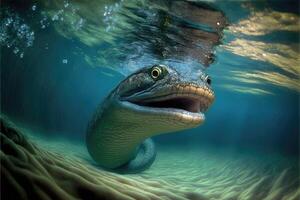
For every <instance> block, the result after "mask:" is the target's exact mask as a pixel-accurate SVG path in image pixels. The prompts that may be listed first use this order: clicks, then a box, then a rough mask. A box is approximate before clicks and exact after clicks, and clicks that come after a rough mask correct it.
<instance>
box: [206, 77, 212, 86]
mask: <svg viewBox="0 0 300 200" xmlns="http://www.w3.org/2000/svg"><path fill="white" fill-rule="evenodd" d="M205 81H206V82H207V84H208V85H211V78H210V77H209V76H206V77H205Z"/></svg>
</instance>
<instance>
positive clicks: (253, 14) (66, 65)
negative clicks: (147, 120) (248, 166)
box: [1, 1, 300, 155]
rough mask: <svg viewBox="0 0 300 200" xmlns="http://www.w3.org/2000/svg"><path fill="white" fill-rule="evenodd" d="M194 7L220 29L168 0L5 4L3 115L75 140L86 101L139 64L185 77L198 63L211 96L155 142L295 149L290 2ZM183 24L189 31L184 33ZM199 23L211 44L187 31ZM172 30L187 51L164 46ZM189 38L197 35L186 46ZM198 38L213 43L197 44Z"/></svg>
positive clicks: (294, 14) (91, 104) (295, 45)
mask: <svg viewBox="0 0 300 200" xmlns="http://www.w3.org/2000/svg"><path fill="white" fill-rule="evenodd" d="M177 3H178V2H177ZM179 3H180V2H179ZM198 3H199V2H198ZM94 4H95V5H94ZM93 5H94V7H93ZM148 5H151V6H152V7H151V6H150V7H148ZM199 5H201V6H202V7H201V6H200V7H199V8H198V7H196V6H194V7H195V8H194V9H200V8H201V9H203V8H204V9H206V8H207V9H208V10H211V9H213V10H216V11H217V12H219V15H220V16H218V17H219V18H220V19H217V20H220V23H222V24H221V26H222V27H220V30H217V29H216V30H217V31H216V30H213V29H212V30H209V28H205V25H206V26H207V27H208V26H209V25H210V24H209V23H211V22H210V21H209V20H207V21H205V20H204V19H203V17H202V18H201V17H199V20H200V21H198V22H197V21H195V20H196V19H193V17H191V16H189V15H188V13H187V12H186V10H184V9H187V8H184V6H182V7H180V6H178V5H176V3H172V2H170V1H165V2H163V3H161V2H157V1H153V2H151V1H150V2H147V1H136V2H134V3H133V2H131V1H128V2H127V1H120V2H118V1H111V2H106V3H100V2H94V3H90V4H80V3H72V2H68V1H57V2H56V3H55V4H53V5H50V4H49V3H47V2H46V1H45V2H40V3H34V2H32V3H26V2H23V3H20V4H19V3H18V4H16V3H13V1H12V2H4V5H3V7H2V9H1V12H2V16H3V20H1V45H2V48H1V110H2V113H5V114H6V115H8V116H10V117H12V118H15V119H16V120H19V121H22V122H24V123H26V124H29V125H30V126H33V127H36V128H40V129H42V130H46V133H47V134H50V135H59V136H64V137H67V138H72V139H74V140H84V135H85V130H86V124H87V122H88V121H89V120H90V118H91V116H92V113H93V112H94V110H95V108H96V107H97V105H98V104H99V103H100V102H101V101H102V100H103V99H104V98H105V96H107V95H108V94H109V92H110V91H111V90H112V89H113V88H114V87H115V86H116V85H117V84H118V83H119V82H120V81H121V80H122V79H124V78H125V77H126V76H127V75H129V74H130V73H131V72H133V71H134V70H136V69H138V68H141V67H144V66H147V65H151V64H155V63H167V64H170V65H172V66H175V67H177V68H178V69H179V70H183V71H184V72H186V73H190V74H193V73H197V71H199V70H202V69H204V70H205V71H206V73H208V74H209V75H210V76H211V78H212V87H213V89H214V91H215V94H216V100H215V102H214V105H213V106H212V107H211V109H210V110H209V111H208V113H207V115H206V122H205V124H204V125H202V126H200V127H198V128H195V129H192V130H187V131H182V132H180V133H178V134H171V135H163V136H159V137H157V138H155V139H156V140H157V142H159V143H162V144H166V145H172V144H181V143H187V144H188V143H189V142H191V141H193V142H195V141H197V143H199V145H201V144H211V145H215V146H224V147H230V148H240V147H241V148H244V147H247V148H248V147H249V148H252V149H260V150H262V151H275V152H279V153H287V154H293V155H297V154H298V150H299V88H300V86H299V31H300V30H299V26H298V25H299V13H298V10H297V9H296V7H297V6H296V5H298V2H297V1H290V2H289V3H286V2H283V1H265V2H263V3H261V2H250V1H249V2H243V3H241V2H236V1H232V2H226V3H225V2H223V1H216V2H204V3H203V2H202V3H201V2H200V3H199ZM168 6H169V7H168ZM87 9H92V10H93V9H95V10H97V12H95V13H92V12H88V11H87ZM221 15H222V16H221ZM223 15H224V16H223ZM208 18H209V16H208ZM212 18H213V17H212ZM201 20H202V21H201ZM213 20H214V19H211V21H213ZM222 20H223V21H222ZM205 23H207V24H209V25H207V24H205ZM184 26H186V27H192V28H189V30H188V31H189V32H185V31H187V30H185V29H183V28H182V27H184ZM206 29H207V32H213V31H216V33H217V34H219V36H220V37H219V41H217V42H216V43H215V44H214V42H213V41H212V40H213V39H211V38H209V37H208V36H206V35H205V34H203V35H204V36H202V35H201V34H199V35H197V34H194V35H193V34H191V33H190V31H191V30H192V31H195V30H206ZM151 30H152V32H151ZM176 30H177V31H178V32H179V31H182V32H183V33H185V34H190V35H186V36H187V37H186V38H187V40H186V41H184V42H185V44H186V45H183V47H181V48H183V49H189V51H190V52H188V51H186V52H185V53H182V55H179V56H178V54H179V53H178V52H180V51H178V52H176V51H175V50H174V49H171V47H172V45H173V43H174V44H175V43H176V42H178V40H180V39H181V38H180V37H177V35H176ZM172 34H173V35H172ZM217 34H216V35H217ZM178 35H179V34H178ZM197 36H198V37H199V38H201V37H203V38H204V40H200V42H199V41H198V44H196V45H194V44H193V43H192V42H194V43H195V41H197ZM189 37H190V38H189ZM164 39H165V40H166V41H165V43H163V40H164ZM152 40H157V41H155V42H153V41H152ZM194 40H195V41H194ZM207 40H208V41H209V42H211V44H213V47H210V46H209V45H207V44H206V43H204V44H202V43H203V41H207ZM210 40H211V41H210ZM190 41H191V43H189V42H190ZM179 42H180V41H179ZM201 42H202V43H201ZM155 44H159V45H157V46H155ZM197 45H198V46H197ZM201 45H204V47H203V46H202V47H201ZM205 45H206V46H205ZM153 46H154V47H153ZM197 48H198V49H197ZM201 48H202V49H201ZM201 51H209V52H212V53H213V54H214V61H213V62H211V63H210V64H208V65H206V66H205V67H203V66H204V65H205V62H206V61H205V59H202V58H201V56H200V58H199V57H197V55H199V52H201ZM157 52H158V53H157ZM164 53H165V54H167V55H166V56H165V55H164ZM194 54H196V56H194V57H193V55H194ZM158 55H159V56H158ZM197 59H198V60H197ZM199 59H200V61H199ZM201 59H202V60H201ZM203 60H204V61H203ZM201 61H202V63H201Z"/></svg>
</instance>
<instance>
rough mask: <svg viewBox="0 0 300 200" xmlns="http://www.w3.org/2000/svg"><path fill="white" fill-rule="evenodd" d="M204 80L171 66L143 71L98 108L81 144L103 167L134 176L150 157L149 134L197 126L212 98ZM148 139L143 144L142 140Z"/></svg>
mask: <svg viewBox="0 0 300 200" xmlns="http://www.w3.org/2000/svg"><path fill="white" fill-rule="evenodd" d="M208 82H209V80H208V78H207V76H204V75H203V76H201V77H198V78H197V79H192V78H189V77H188V76H184V75H182V74H180V73H178V72H177V71H176V70H174V69H173V68H171V67H168V66H164V65H154V66H151V67H145V68H142V69H140V70H139V71H137V72H135V73H133V74H131V75H130V76H129V77H127V78H126V79H125V80H123V81H122V82H121V83H120V84H119V85H118V86H117V87H116V88H115V89H114V90H113V91H112V92H111V93H110V95H109V96H108V97H107V98H106V99H105V100H104V102H103V103H102V104H101V105H100V106H99V108H98V110H97V112H96V113H95V115H94V118H93V119H92V120H91V121H90V123H89V127H88V130H87V137H86V144H87V149H88V151H89V153H90V155H91V156H92V158H93V159H94V160H95V161H96V162H97V163H98V164H99V165H100V166H102V167H103V168H106V169H109V170H113V171H117V172H123V173H136V172H139V171H142V170H144V169H146V168H148V167H149V166H150V165H151V164H152V162H153V161H154V158H155V148H154V145H153V143H152V142H151V140H149V139H147V138H149V137H151V136H154V135H158V134H162V133H169V132H174V131H179V130H184V129H189V128H193V127H196V126H198V125H200V124H201V123H202V122H203V121H204V119H205V117H204V114H203V112H204V111H206V110H207V109H208V107H209V106H210V105H211V103H212V102H213V100H214V94H213V91H212V90H211V88H210V85H209V84H208ZM146 139H147V140H146Z"/></svg>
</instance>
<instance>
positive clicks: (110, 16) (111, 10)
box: [103, 0, 123, 32]
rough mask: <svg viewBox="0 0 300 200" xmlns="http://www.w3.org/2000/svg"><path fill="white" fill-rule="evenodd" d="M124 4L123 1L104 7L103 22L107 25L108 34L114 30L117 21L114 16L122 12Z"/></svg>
mask: <svg viewBox="0 0 300 200" xmlns="http://www.w3.org/2000/svg"><path fill="white" fill-rule="evenodd" d="M122 2H123V0H121V1H120V2H117V3H115V4H112V5H106V6H105V7H104V13H103V22H104V24H106V28H105V30H106V32H109V31H110V30H111V29H113V28H114V25H115V23H116V20H117V19H116V18H115V17H114V14H115V13H117V12H118V11H119V10H120V8H121V4H122Z"/></svg>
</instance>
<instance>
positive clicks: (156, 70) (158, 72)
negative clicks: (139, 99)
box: [151, 67, 161, 79]
mask: <svg viewBox="0 0 300 200" xmlns="http://www.w3.org/2000/svg"><path fill="white" fill-rule="evenodd" d="M160 75H161V69H160V68H159V67H153V69H152V70H151V77H152V78H153V79H157V78H158V77H159V76H160Z"/></svg>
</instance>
